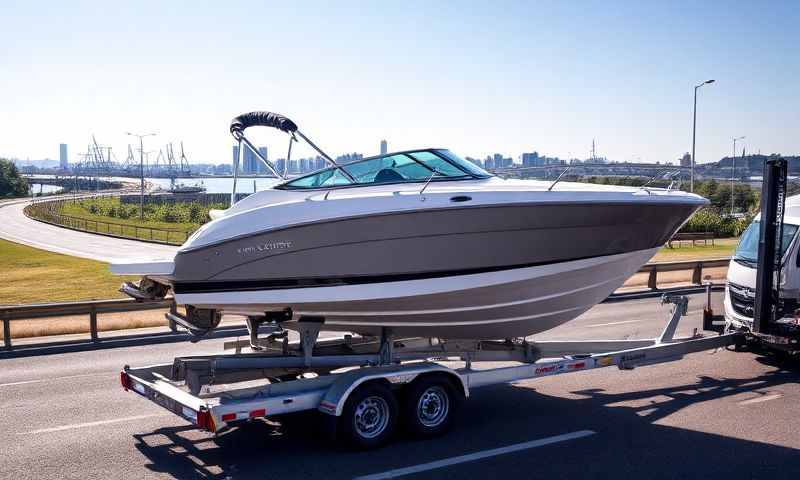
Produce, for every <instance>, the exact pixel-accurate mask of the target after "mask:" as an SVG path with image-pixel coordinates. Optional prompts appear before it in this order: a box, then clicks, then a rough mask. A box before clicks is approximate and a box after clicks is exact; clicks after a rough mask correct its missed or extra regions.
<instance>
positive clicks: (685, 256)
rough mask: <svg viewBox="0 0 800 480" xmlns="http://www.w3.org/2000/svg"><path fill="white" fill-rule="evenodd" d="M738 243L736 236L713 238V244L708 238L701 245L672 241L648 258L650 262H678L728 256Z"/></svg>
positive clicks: (698, 243)
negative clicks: (671, 244)
mask: <svg viewBox="0 0 800 480" xmlns="http://www.w3.org/2000/svg"><path fill="white" fill-rule="evenodd" d="M738 243H739V239H738V238H718V239H716V240H714V245H713V246H712V245H711V241H710V240H709V242H708V245H703V242H697V244H696V245H695V246H692V243H691V242H683V246H680V247H679V246H678V242H673V248H669V247H663V248H661V250H659V251H658V253H657V254H656V255H655V256H654V257H653V258H652V259H651V260H650V261H651V262H680V261H684V260H686V261H689V260H706V259H712V258H723V257H730V256H731V255H733V251H734V250H735V249H736V245H737V244H738Z"/></svg>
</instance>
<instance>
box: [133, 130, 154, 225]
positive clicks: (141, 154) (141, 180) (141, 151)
mask: <svg viewBox="0 0 800 480" xmlns="http://www.w3.org/2000/svg"><path fill="white" fill-rule="evenodd" d="M125 134H126V135H130V136H131V137H139V186H140V192H139V221H140V222H144V137H154V136H155V135H156V134H155V133H144V134H138V133H131V132H125Z"/></svg>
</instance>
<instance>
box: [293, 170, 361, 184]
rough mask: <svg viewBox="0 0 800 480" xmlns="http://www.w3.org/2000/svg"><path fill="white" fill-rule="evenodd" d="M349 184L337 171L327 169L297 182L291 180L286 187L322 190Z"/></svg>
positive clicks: (301, 178)
mask: <svg viewBox="0 0 800 480" xmlns="http://www.w3.org/2000/svg"><path fill="white" fill-rule="evenodd" d="M350 183H352V182H350V180H348V179H347V177H345V176H344V175H342V172H340V171H339V170H337V169H333V168H329V169H327V170H322V171H320V172H317V173H314V174H312V175H306V176H305V177H300V178H298V179H297V180H292V181H291V182H289V183H287V184H286V185H287V186H291V187H292V188H323V187H333V186H337V185H347V184H350Z"/></svg>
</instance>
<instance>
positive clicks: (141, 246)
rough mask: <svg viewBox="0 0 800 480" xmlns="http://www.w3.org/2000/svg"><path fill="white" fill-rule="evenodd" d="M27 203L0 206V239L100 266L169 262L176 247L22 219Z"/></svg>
mask: <svg viewBox="0 0 800 480" xmlns="http://www.w3.org/2000/svg"><path fill="white" fill-rule="evenodd" d="M29 201H30V200H28V199H24V200H11V201H7V202H2V203H0V238H2V239H5V240H9V241H12V242H17V243H21V244H24V245H30V246H31V247H36V248H40V249H42V250H49V251H51V252H56V253H63V254H65V255H72V256H74V257H83V258H89V259H92V260H98V261H101V262H109V263H112V262H115V261H126V260H128V261H130V260H133V259H137V258H152V259H172V257H173V256H174V255H175V252H176V251H177V250H178V247H174V246H170V245H159V244H156V243H147V242H139V241H136V240H126V239H121V238H114V237H107V236H104V235H97V234H93V233H85V232H79V231H76V230H70V229H68V228H62V227H57V226H55V225H50V224H47V223H44V222H38V221H36V220H32V219H30V218H28V217H26V216H25V214H24V213H23V209H24V208H25V206H26V205H28V203H29Z"/></svg>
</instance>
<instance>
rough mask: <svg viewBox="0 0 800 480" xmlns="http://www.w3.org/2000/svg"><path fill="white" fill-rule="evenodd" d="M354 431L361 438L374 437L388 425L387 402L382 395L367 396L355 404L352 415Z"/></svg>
mask: <svg viewBox="0 0 800 480" xmlns="http://www.w3.org/2000/svg"><path fill="white" fill-rule="evenodd" d="M353 425H354V427H355V430H356V433H358V435H359V436H361V437H363V438H375V437H377V436H378V435H380V434H381V433H383V432H384V430H386V426H387V425H389V404H388V403H386V400H384V399H383V398H382V397H379V396H371V397H367V398H365V399H363V400H361V402H359V404H358V405H357V406H356V411H355V415H353Z"/></svg>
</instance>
